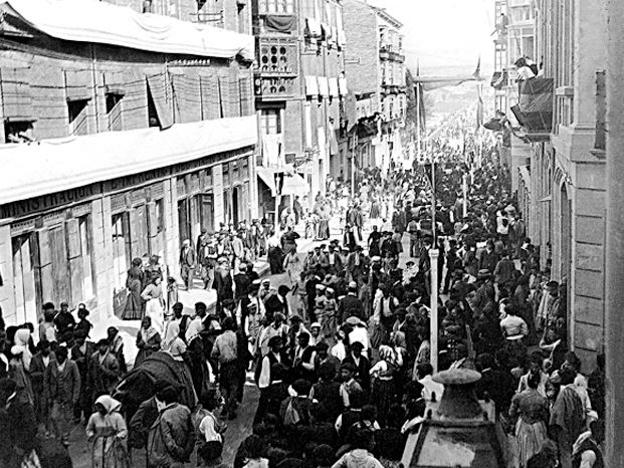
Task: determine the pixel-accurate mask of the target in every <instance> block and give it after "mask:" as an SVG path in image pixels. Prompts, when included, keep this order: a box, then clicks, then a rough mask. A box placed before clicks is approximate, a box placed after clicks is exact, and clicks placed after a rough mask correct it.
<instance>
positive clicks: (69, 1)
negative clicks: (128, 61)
mask: <svg viewBox="0 0 624 468" xmlns="http://www.w3.org/2000/svg"><path fill="white" fill-rule="evenodd" d="M0 8H1V9H2V10H3V13H4V14H7V15H11V16H15V17H17V18H18V19H20V20H22V21H24V22H25V23H26V24H28V25H30V26H31V27H32V28H34V29H36V30H38V31H41V32H43V33H45V34H47V35H49V36H52V37H55V38H57V39H63V40H66V41H78V42H95V43H98V44H111V45H116V46H120V47H129V48H132V49H139V50H148V51H151V52H162V53H169V54H189V55H198V56H202V57H219V58H228V59H232V58H234V57H236V56H237V55H241V56H242V57H243V58H245V59H247V60H253V59H254V47H255V43H254V37H253V36H251V35H249V34H239V33H237V32H234V31H228V30H226V29H221V28H217V27H214V26H208V25H204V24H197V23H191V22H190V21H182V20H179V19H176V18H172V17H169V16H162V15H155V14H151V13H139V12H137V11H134V10H132V9H131V8H128V7H119V6H116V5H112V4H110V3H107V2H99V1H96V0H5V1H3V2H0Z"/></svg>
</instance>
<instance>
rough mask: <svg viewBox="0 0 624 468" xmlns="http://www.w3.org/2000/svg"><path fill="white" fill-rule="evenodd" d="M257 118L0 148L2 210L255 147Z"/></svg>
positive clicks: (208, 121) (104, 134)
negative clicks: (22, 203)
mask: <svg viewBox="0 0 624 468" xmlns="http://www.w3.org/2000/svg"><path fill="white" fill-rule="evenodd" d="M257 141H258V135H257V122H256V116H255V115H250V116H246V117H233V118H227V119H216V120H204V121H201V122H193V123H187V124H175V125H173V126H171V127H170V128H168V129H167V130H160V129H158V128H153V127H152V128H144V129H139V130H128V131H123V132H103V133H94V134H92V135H85V136H75V137H69V138H56V139H50V140H42V141H40V142H36V143H32V144H26V143H19V144H6V145H0V159H1V160H2V170H1V171H0V187H2V190H0V204H4V203H10V202H14V201H18V200H26V199H29V198H33V197H37V196H40V195H47V194H52V193H56V192H61V191H63V190H68V189H72V188H78V187H84V186H87V185H90V184H93V183H96V182H103V181H106V180H111V179H116V178H118V177H125V176H129V175H133V174H139V173H141V172H145V171H150V170H154V169H160V168H165V167H169V166H173V165H175V164H180V163H184V162H188V161H193V160H195V159H199V158H203V157H205V156H210V155H212V154H219V153H224V152H226V151H234V150H237V149H241V148H246V147H250V146H253V145H255V144H256V143H257Z"/></svg>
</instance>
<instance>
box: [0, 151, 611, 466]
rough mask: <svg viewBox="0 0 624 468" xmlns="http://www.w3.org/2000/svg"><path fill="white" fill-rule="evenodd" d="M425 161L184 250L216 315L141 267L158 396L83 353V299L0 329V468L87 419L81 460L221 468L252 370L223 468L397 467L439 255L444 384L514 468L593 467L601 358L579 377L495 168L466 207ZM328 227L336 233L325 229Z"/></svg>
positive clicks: (416, 404) (445, 174)
mask: <svg viewBox="0 0 624 468" xmlns="http://www.w3.org/2000/svg"><path fill="white" fill-rule="evenodd" d="M465 150H466V148H464V151H465ZM431 151H433V152H435V153H436V154H438V155H439V158H440V162H439V164H435V165H434V166H433V167H431V166H419V167H418V168H415V169H413V170H410V171H405V170H396V171H391V173H390V176H389V177H386V178H384V177H382V176H381V173H380V171H379V169H368V170H364V171H362V172H361V174H360V177H359V180H358V184H357V190H356V193H353V194H352V193H350V190H348V189H347V188H345V189H344V190H342V189H339V188H336V189H335V190H330V191H329V192H328V194H329V195H328V197H326V198H324V197H320V196H319V197H318V198H317V200H316V202H315V203H316V205H315V209H314V210H313V214H310V215H308V217H306V215H305V214H304V213H303V210H301V207H300V206H299V207H296V209H293V210H292V211H291V210H286V212H285V215H284V216H283V217H282V218H283V219H282V221H283V222H282V224H283V232H282V233H281V235H280V236H279V237H278V236H277V235H275V234H274V233H273V232H272V230H271V227H269V226H268V225H266V226H265V225H263V224H262V223H260V222H257V223H252V224H251V225H250V226H247V225H245V224H244V223H243V224H241V226H239V227H238V229H237V230H234V229H233V228H231V227H230V228H229V229H225V227H222V229H221V231H219V232H217V233H214V234H213V233H208V232H205V231H204V232H202V234H201V236H200V237H199V239H197V242H196V243H194V244H191V242H190V241H185V242H184V245H183V248H182V250H181V252H180V264H181V270H182V271H181V278H182V282H183V283H184V285H185V287H186V288H193V287H195V283H194V280H195V279H197V278H201V283H202V286H203V287H205V288H208V289H209V288H212V289H215V290H216V293H217V300H216V304H215V307H214V308H212V307H208V306H207V305H206V304H204V303H202V302H198V303H196V304H195V307H194V310H192V311H190V312H188V311H186V310H185V308H184V306H183V304H181V303H180V302H179V301H178V291H177V282H176V280H175V279H173V278H170V277H169V275H168V274H164V273H163V271H162V269H161V268H160V267H159V266H158V258H157V257H154V258H151V259H150V260H149V261H148V262H145V261H143V260H142V259H136V261H135V262H133V265H132V267H131V269H130V270H129V271H128V280H127V285H126V286H127V289H128V291H129V297H128V302H127V305H126V307H125V310H124V318H126V319H135V320H141V327H140V330H139V332H138V334H137V337H136V346H137V348H138V351H139V352H138V355H137V357H136V359H135V362H134V366H133V367H134V369H137V368H141V367H145V366H149V365H150V363H152V362H156V361H155V360H156V359H157V358H158V359H160V360H161V361H160V362H164V361H163V359H164V358H163V357H162V355H166V356H167V357H166V359H168V360H169V361H166V362H167V365H168V366H170V367H171V368H173V369H174V374H175V375H176V376H178V380H177V383H176V382H172V381H170V380H167V379H157V380H156V381H154V382H150V384H149V397H148V398H146V399H145V400H144V401H140V402H138V404H137V405H136V406H135V407H131V405H128V404H127V402H126V400H124V398H123V394H122V393H120V392H119V386H120V383H122V382H123V381H124V377H125V376H126V375H127V372H128V371H129V369H128V367H131V366H129V365H128V364H127V363H126V359H125V356H124V347H123V340H121V337H120V336H119V331H118V330H117V329H116V328H114V327H111V328H109V329H108V336H106V337H105V338H102V339H100V340H98V341H95V342H93V341H91V338H92V337H91V333H92V331H91V330H92V325H91V324H90V322H89V320H88V316H89V311H88V310H87V308H86V307H85V306H84V305H81V306H80V307H79V308H78V309H77V310H76V316H77V319H76V318H75V317H74V315H73V314H72V312H71V311H69V309H68V307H67V304H60V305H59V308H58V310H57V309H56V307H55V305H54V304H52V303H47V304H45V305H44V310H43V320H42V322H41V323H40V324H39V327H38V330H37V334H36V335H35V327H33V326H32V325H31V324H25V325H23V326H20V327H6V329H5V327H4V326H2V337H1V338H2V343H1V344H2V349H1V351H2V353H0V374H1V375H0V377H1V379H0V402H1V404H0V418H1V421H0V424H1V427H0V445H1V448H0V458H1V459H2V462H3V463H4V465H2V464H1V463H0V465H1V466H20V463H22V462H26V461H29V460H30V461H32V462H33V463H34V462H35V459H37V458H38V459H39V463H40V466H43V462H42V461H41V460H44V459H46V457H45V456H44V455H43V454H44V450H43V449H42V446H43V445H44V444H43V443H42V442H44V441H48V440H54V441H58V442H59V443H61V444H65V445H67V444H68V433H69V430H70V428H71V427H73V425H75V424H80V423H82V424H84V425H85V431H86V435H87V437H88V439H89V440H90V441H91V443H92V463H93V466H97V467H124V466H130V464H131V463H132V462H133V461H136V460H137V457H141V456H144V457H145V459H146V463H147V466H150V467H179V466H187V464H190V463H191V460H192V461H193V463H196V466H205V467H218V466H226V465H225V464H224V463H223V459H222V452H223V447H224V443H227V437H228V433H227V427H228V422H229V421H232V420H234V419H236V418H237V416H238V410H239V408H240V406H241V405H248V404H250V403H249V400H248V398H249V397H248V395H249V392H248V391H247V392H246V391H245V383H246V380H247V375H248V373H249V375H251V374H253V381H254V384H255V385H256V386H257V388H258V392H259V401H258V406H257V411H256V414H255V419H254V423H253V434H252V435H250V436H249V437H247V438H246V439H245V440H244V441H243V442H242V444H241V445H240V447H239V448H238V450H237V453H236V456H235V460H234V462H233V464H234V466H235V467H247V468H256V467H281V468H287V467H310V468H320V467H337V468H338V467H347V468H352V467H353V468H355V467H369V466H370V467H382V466H386V467H388V466H397V465H398V463H399V460H400V458H401V456H402V454H403V449H404V446H405V441H406V437H407V434H406V431H405V429H404V425H406V424H407V423H410V421H414V420H415V419H416V418H418V417H422V416H423V415H424V414H425V408H426V405H427V404H428V403H429V402H431V401H435V400H439V399H440V398H441V397H442V396H443V394H444V386H443V385H442V384H441V383H438V382H436V381H435V378H434V377H433V373H434V369H433V367H432V365H431V363H430V360H431V359H430V358H431V347H430V343H429V333H430V320H431V316H430V309H429V306H430V296H431V281H430V279H431V278H430V275H431V271H432V265H431V264H430V256H429V250H430V249H431V248H432V247H435V248H437V249H438V250H439V251H440V256H439V264H438V265H437V267H438V268H437V274H438V275H439V276H438V284H439V285H440V290H439V291H438V294H437V296H438V298H439V304H438V310H439V315H438V319H439V323H438V329H439V330H440V336H439V340H438V343H439V349H438V353H439V354H438V360H437V361H438V363H439V368H438V370H445V369H455V368H461V367H465V368H473V369H476V370H478V371H479V372H480V373H481V380H480V381H479V382H478V383H477V386H476V393H477V396H478V397H479V398H480V399H487V400H491V401H492V402H493V403H494V405H495V409H496V414H497V420H498V422H499V424H500V425H501V427H502V428H503V429H504V431H505V433H506V434H507V443H506V446H508V447H509V452H510V454H511V459H512V461H511V464H510V466H514V467H517V468H538V467H539V468H541V467H544V468H550V467H555V466H558V465H557V464H559V466H562V467H563V468H571V467H582V468H588V467H595V468H600V467H602V466H604V465H603V462H602V455H601V450H600V444H601V442H602V434H603V430H602V428H603V421H604V356H603V355H601V356H599V357H598V359H597V362H596V368H595V369H592V370H591V374H590V375H587V374H583V373H582V372H581V371H582V370H585V371H589V369H581V365H580V360H579V358H578V357H577V356H576V355H575V354H574V352H571V351H570V350H569V346H568V343H567V337H568V331H567V316H568V311H567V303H566V292H567V286H566V284H565V281H563V282H561V283H558V282H556V281H553V280H551V278H550V264H549V263H548V261H547V259H545V258H544V257H545V256H544V255H542V254H541V253H540V248H539V246H535V245H532V243H531V240H530V239H529V238H527V237H526V233H525V225H524V221H523V220H522V214H521V213H520V212H519V211H518V209H517V207H516V205H515V200H514V198H513V196H512V195H511V193H510V179H509V173H508V171H507V170H506V168H505V167H502V166H500V165H498V164H497V163H496V162H494V161H486V162H485V163H484V164H483V165H481V166H480V167H478V168H474V167H473V169H472V170H470V175H469V179H470V183H469V184H468V185H469V191H468V193H467V194H466V195H467V199H466V200H465V203H464V200H463V196H464V194H463V193H462V192H461V189H460V190H457V188H459V187H461V186H462V184H461V180H462V177H464V175H465V174H467V172H468V167H467V166H466V165H464V164H463V163H460V162H459V157H458V153H457V150H456V149H454V148H451V147H447V146H445V145H443V144H442V143H438V144H434V147H433V148H432V149H431ZM468 151H470V148H468ZM462 159H464V160H465V158H462ZM470 159H472V158H468V160H470ZM428 171H434V172H435V179H436V186H435V195H436V196H435V200H436V203H435V205H434V206H432V199H433V197H432V189H431V184H430V176H429V172H428ZM464 205H467V206H468V209H467V210H464ZM464 211H466V212H464ZM295 215H296V216H295ZM313 215H314V216H316V221H315V220H314V219H313V218H312V216H313ZM332 217H340V219H341V222H342V226H343V234H342V237H341V238H340V239H332V238H331V236H330V235H329V234H330V233H329V225H328V224H327V223H328V222H329V219H331V218H332ZM293 218H294V219H293ZM301 223H304V224H306V225H307V228H306V229H305V233H304V236H305V237H307V236H310V237H314V238H315V239H318V242H316V243H315V244H314V247H313V248H312V249H310V251H309V252H307V253H301V252H298V249H297V244H298V239H299V237H300V234H298V233H297V230H296V226H297V225H298V224H299V225H300V224H301ZM308 231H309V232H308ZM265 254H266V255H268V261H269V264H270V267H271V272H272V273H280V272H282V271H285V272H286V275H285V279H284V280H282V281H279V282H277V283H275V281H271V280H270V279H267V278H265V279H261V278H259V276H258V273H257V272H256V271H254V260H255V259H256V258H258V257H261V256H264V255H265ZM165 277H167V284H166V285H162V284H161V283H162V282H163V280H164V278H165ZM35 342H37V344H36V346H35V344H34V343H35ZM158 356H161V357H158ZM180 382H183V384H182V385H180ZM38 429H39V431H40V432H43V436H41V437H37V436H36V435H37V431H38ZM62 453H63V451H62V450H58V447H57V456H58V457H61V455H59V454H62ZM65 454H66V452H65ZM58 460H60V458H58ZM55 463H56V464H55V465H54V466H57V467H58V466H64V465H62V463H61V462H60V461H57V462H55ZM28 466H31V465H28ZM32 466H36V465H32ZM48 466H50V465H48ZM188 466H190V465H188ZM227 466H231V465H227Z"/></svg>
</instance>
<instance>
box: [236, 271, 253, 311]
mask: <svg viewBox="0 0 624 468" xmlns="http://www.w3.org/2000/svg"><path fill="white" fill-rule="evenodd" d="M250 287H251V280H250V278H249V275H247V264H246V263H245V262H243V261H241V262H240V263H239V265H238V273H236V274H235V275H234V300H235V301H236V303H237V304H238V303H239V302H240V300H241V299H242V298H244V297H245V296H247V294H248V293H249V288H250Z"/></svg>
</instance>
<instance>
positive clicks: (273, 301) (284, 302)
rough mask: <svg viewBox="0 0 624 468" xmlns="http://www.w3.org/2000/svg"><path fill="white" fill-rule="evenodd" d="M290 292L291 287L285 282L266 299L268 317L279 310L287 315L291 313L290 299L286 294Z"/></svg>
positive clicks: (265, 305)
mask: <svg viewBox="0 0 624 468" xmlns="http://www.w3.org/2000/svg"><path fill="white" fill-rule="evenodd" d="M289 292H290V288H289V287H288V286H286V285H285V284H282V285H280V286H279V287H278V288H277V292H276V293H275V294H272V295H270V296H269V297H267V299H266V300H265V301H264V307H265V309H266V313H267V316H268V317H271V316H272V315H273V314H275V313H277V312H281V313H282V314H284V315H285V316H286V317H287V316H288V314H289V307H288V299H287V298H286V295H287V294H288V293H289Z"/></svg>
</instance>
